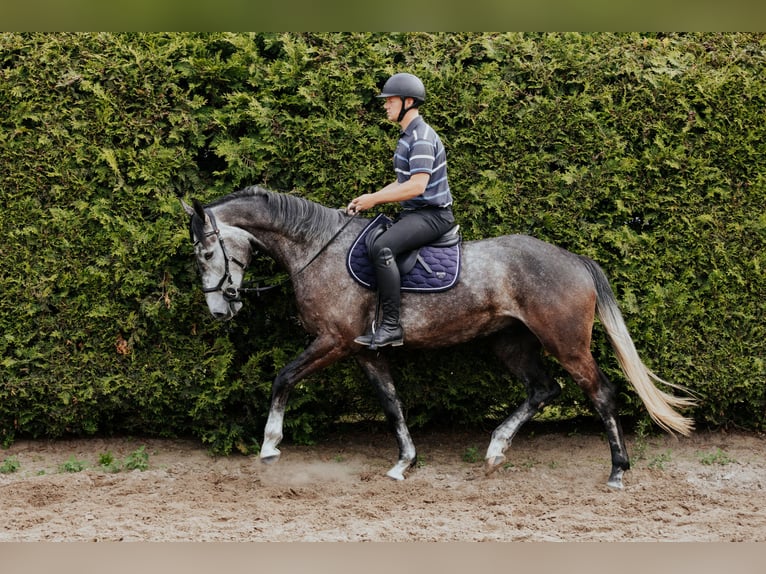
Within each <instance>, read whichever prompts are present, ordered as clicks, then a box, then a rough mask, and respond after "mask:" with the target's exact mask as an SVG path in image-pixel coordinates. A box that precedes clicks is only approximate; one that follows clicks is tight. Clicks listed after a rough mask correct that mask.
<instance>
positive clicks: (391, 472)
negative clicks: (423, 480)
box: [386, 468, 404, 480]
mask: <svg viewBox="0 0 766 574" xmlns="http://www.w3.org/2000/svg"><path fill="white" fill-rule="evenodd" d="M386 476H387V477H388V478H392V479H394V480H404V474H402V473H401V472H400V471H398V470H395V469H393V468H392V469H391V470H389V471H388V472H387V473H386Z"/></svg>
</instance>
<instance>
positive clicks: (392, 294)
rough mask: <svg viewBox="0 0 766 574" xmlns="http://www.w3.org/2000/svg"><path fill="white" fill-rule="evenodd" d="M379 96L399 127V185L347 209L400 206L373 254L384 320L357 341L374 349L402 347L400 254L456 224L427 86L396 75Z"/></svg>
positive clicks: (396, 162) (364, 197) (366, 196)
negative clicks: (425, 106)
mask: <svg viewBox="0 0 766 574" xmlns="http://www.w3.org/2000/svg"><path fill="white" fill-rule="evenodd" d="M377 97H379V98H385V103H384V105H383V107H384V109H385V110H386V114H387V116H388V119H389V120H390V121H392V122H396V123H398V124H399V126H400V127H401V133H400V137H399V142H398V143H397V146H396V151H395V153H394V172H395V174H396V181H394V182H392V183H390V184H388V185H387V186H385V187H384V188H382V189H380V190H378V191H376V192H375V193H366V194H364V195H360V196H359V197H357V198H355V199H353V200H352V201H351V203H349V204H348V207H347V211H348V213H350V214H355V213H358V212H360V211H364V210H367V209H370V208H372V207H375V206H376V205H380V204H382V203H393V202H399V203H400V204H401V206H402V212H401V213H400V214H399V216H398V217H397V219H396V220H395V221H394V223H393V224H392V225H391V226H390V227H389V228H388V229H387V230H386V231H385V232H384V233H383V234H381V235H380V236H379V237H378V238H377V239H376V240H375V242H374V243H373V245H372V248H371V250H370V258H371V259H372V261H373V263H374V267H375V277H376V279H377V284H378V296H379V297H380V304H381V307H382V309H383V320H382V321H381V325H380V326H379V327H378V328H377V329H375V327H374V326H373V327H372V328H371V329H370V332H368V333H367V334H366V335H362V336H360V337H357V338H356V339H354V341H355V342H356V343H359V344H360V345H364V346H367V347H370V348H372V349H376V348H379V347H386V346H388V345H392V346H399V345H402V344H403V343H404V331H403V329H402V326H401V323H400V321H399V307H400V302H401V294H400V286H401V278H400V276H399V269H398V267H397V265H396V257H397V255H399V254H400V253H404V252H407V251H410V250H412V249H417V248H418V247H421V246H423V245H426V244H428V243H430V242H431V241H434V240H435V239H437V238H439V237H441V236H442V235H443V234H444V233H445V232H446V231H448V230H449V229H450V228H452V227H453V226H454V224H455V218H454V216H453V215H452V207H451V206H452V195H451V194H450V188H449V182H448V180H447V154H446V151H445V150H444V146H443V145H442V142H441V139H440V138H439V136H438V134H437V133H436V132H435V131H434V130H433V128H431V126H429V125H428V124H427V123H426V122H425V121H424V120H423V118H422V117H421V116H420V113H419V111H418V108H419V106H420V105H421V104H422V103H423V102H425V99H426V90H425V87H424V86H423V82H422V81H420V79H419V78H418V77H417V76H413V75H412V74H407V73H400V74H394V75H393V76H391V77H390V78H389V79H388V80H387V81H386V83H385V85H384V86H383V90H382V92H381V93H380V94H379V95H378V96H377Z"/></svg>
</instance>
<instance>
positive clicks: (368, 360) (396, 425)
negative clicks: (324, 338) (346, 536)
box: [356, 352, 416, 480]
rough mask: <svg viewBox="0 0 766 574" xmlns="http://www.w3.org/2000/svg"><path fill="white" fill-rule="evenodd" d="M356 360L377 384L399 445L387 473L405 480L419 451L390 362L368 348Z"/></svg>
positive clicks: (396, 478) (376, 390)
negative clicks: (392, 375) (405, 418)
mask: <svg viewBox="0 0 766 574" xmlns="http://www.w3.org/2000/svg"><path fill="white" fill-rule="evenodd" d="M356 360H357V362H358V363H359V365H360V366H361V367H362V370H363V371H364V372H365V374H366V375H367V378H368V379H369V380H370V382H371V383H372V386H373V387H374V388H375V392H376V393H377V395H378V398H379V399H380V402H381V405H382V406H383V412H384V413H385V415H386V419H387V420H388V422H389V424H390V425H391V427H392V429H393V431H394V434H395V435H396V441H397V443H398V445H399V460H398V462H397V463H396V464H395V465H394V466H393V467H392V468H391V470H389V471H388V472H387V473H386V476H388V477H390V478H393V479H394V480H404V473H405V472H406V471H407V470H409V469H410V468H411V467H412V466H413V465H414V464H415V459H416V452H415V445H414V443H413V442H412V437H411V436H410V431H409V429H408V428H407V423H406V422H405V420H404V413H403V411H402V404H401V401H400V400H399V396H398V394H397V392H396V388H395V387H394V380H393V378H392V377H391V371H390V369H389V367H388V362H387V361H386V360H385V359H383V358H382V357H381V356H379V355H376V354H373V353H368V352H362V353H359V354H358V355H357V356H356Z"/></svg>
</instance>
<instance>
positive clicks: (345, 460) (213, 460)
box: [0, 432, 766, 542]
mask: <svg viewBox="0 0 766 574" xmlns="http://www.w3.org/2000/svg"><path fill="white" fill-rule="evenodd" d="M413 438H414V439H415V442H416V444H417V446H418V451H419V455H420V457H421V460H420V463H419V464H418V467H417V468H416V469H414V470H413V471H412V472H411V473H410V474H409V476H408V478H407V480H405V481H404V482H401V483H398V482H394V481H392V480H390V479H388V478H386V477H385V476H384V474H385V472H386V471H387V470H388V468H389V467H390V466H392V465H393V463H394V462H395V460H394V459H395V457H396V448H395V443H394V440H393V438H392V437H391V436H389V435H386V434H367V433H348V434H345V433H344V434H340V435H339V436H336V437H334V438H333V439H331V440H330V441H328V442H325V443H323V444H321V445H316V446H297V445H290V444H284V445H283V450H282V459H281V460H280V461H279V462H278V463H277V464H276V465H273V466H265V465H263V464H261V463H260V462H259V461H258V460H257V459H255V458H249V457H244V456H239V455H235V456H230V457H212V456H210V455H209V454H208V453H207V451H206V450H205V449H204V448H203V447H202V446H200V445H199V444H198V443H196V442H193V441H173V440H145V441H144V440H135V439H133V440H128V439H108V440H106V439H87V440H76V441H56V442H41V441H19V442H17V443H16V444H14V445H13V446H12V447H11V448H10V449H8V450H4V451H0V463H3V462H5V463H6V464H5V470H6V471H7V470H8V466H9V463H8V461H9V460H15V461H17V462H18V469H17V470H16V471H14V472H6V473H3V474H0V515H2V516H3V521H2V523H1V525H0V541H123V540H124V541H228V540H231V541H389V542H401V541H421V542H422V541H705V542H709V541H719V542H721V541H749V542H756V541H758V542H764V541H766V496H765V494H766V492H765V490H766V438H764V437H763V436H759V435H753V434H744V433H730V434H723V433H715V434H706V433H700V434H696V435H694V436H693V437H692V438H689V439H681V440H674V439H672V438H670V437H664V436H663V437H650V438H647V439H636V438H635V437H628V448H629V452H630V453H631V456H632V457H633V469H632V470H631V471H629V472H628V473H626V475H625V489H624V490H623V491H613V490H611V489H609V488H608V487H607V486H606V485H605V483H606V479H607V476H608V471H609V449H608V446H607V444H606V441H605V439H604V438H603V437H602V436H600V435H599V434H596V433H585V434H582V433H569V434H568V433H561V432H557V433H548V432H538V433H530V434H528V435H526V436H523V437H517V439H516V440H515V441H514V444H513V446H512V447H511V449H510V450H509V452H508V454H509V457H508V463H507V464H506V465H505V467H504V468H502V469H501V470H499V471H498V472H497V473H495V474H493V475H492V476H491V477H485V476H484V473H483V465H482V461H481V458H482V457H483V454H484V450H485V449H486V447H487V443H488V440H489V437H488V435H487V434H486V433H475V434H472V433H469V434H466V433H442V432H439V433H422V434H416V435H414V437H413ZM142 446H143V447H144V452H146V453H147V454H148V464H149V468H148V469H147V470H145V471H139V470H132V471H129V470H125V469H124V468H123V469H122V470H120V471H119V472H107V471H106V470H104V469H103V468H101V467H100V466H99V458H101V457H102V455H103V454H104V453H111V455H112V456H113V457H114V459H115V462H122V461H124V460H125V459H126V458H127V457H129V455H130V454H131V453H134V452H136V451H137V450H138V449H140V447H142ZM74 461H79V462H84V463H86V464H87V468H86V469H85V470H82V471H79V472H65V471H63V470H62V468H61V467H62V465H66V463H70V464H69V465H68V466H70V467H71V466H73V465H72V464H71V463H73V462H74ZM0 468H2V467H0Z"/></svg>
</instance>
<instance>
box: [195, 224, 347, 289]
mask: <svg viewBox="0 0 766 574" xmlns="http://www.w3.org/2000/svg"><path fill="white" fill-rule="evenodd" d="M205 215H207V217H208V218H209V219H210V227H211V229H212V231H210V232H208V233H206V234H205V238H207V237H212V236H213V235H215V236H216V237H217V238H218V245H220V247H221V253H223V260H224V268H223V275H222V276H221V279H220V280H219V281H218V283H217V284H216V285H215V287H202V292H203V293H215V292H216V291H220V292H221V295H222V296H223V298H224V300H225V301H226V302H227V303H229V304H231V303H239V302H241V301H242V298H241V297H240V296H239V294H240V293H256V294H258V295H260V294H261V293H263V292H265V291H271V290H272V289H276V288H277V287H280V286H281V285H284V284H285V283H287V282H288V281H290V280H291V279H293V278H294V277H296V276H297V275H300V274H301V273H303V272H304V271H305V270H306V269H307V268H308V266H309V265H311V264H312V263H313V262H314V261H315V260H316V258H317V257H319V256H320V255H321V254H322V253H323V252H324V250H325V249H327V248H328V247H329V246H330V244H331V243H332V242H333V241H335V239H336V238H337V237H338V235H340V234H341V232H342V231H343V230H344V229H346V226H347V225H348V224H349V223H351V222H352V221H353V220H354V219H355V218H356V216H357V215H358V213H354V214H353V215H352V216H351V217H349V218H348V220H347V221H346V223H344V224H343V225H342V226H341V227H340V229H338V231H336V232H335V234H334V235H333V236H332V237H331V238H330V240H329V241H328V242H327V243H325V244H324V246H322V248H321V249H320V250H319V251H317V252H316V254H315V255H314V256H313V257H312V258H311V259H309V261H308V263H306V264H305V265H304V266H303V267H301V268H300V269H299V270H298V271H296V272H295V273H294V274H293V275H290V276H288V277H286V278H284V279H282V280H281V281H279V282H278V283H275V284H273V285H267V286H265V287H260V286H256V287H240V288H239V289H237V288H236V287H234V286H233V285H234V281H233V280H232V278H231V272H230V271H229V263H230V262H231V263H233V264H235V265H238V266H239V267H240V268H241V269H242V270H243V271H244V270H245V269H247V264H245V263H242V262H241V261H239V260H238V259H237V258H236V257H230V256H229V254H228V252H227V251H226V243H225V242H224V240H223V237H221V231H220V229H218V223H217V222H216V219H215V216H214V215H213V212H212V211H210V210H209V209H205ZM192 241H194V237H193V236H192ZM198 243H200V240H199V239H198V240H196V241H194V245H195V246H196V245H197V244H198ZM198 265H199V263H198ZM200 274H201V272H200ZM227 282H228V283H229V285H230V286H229V287H224V285H225V284H226V283H227ZM243 285H244V283H243Z"/></svg>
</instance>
